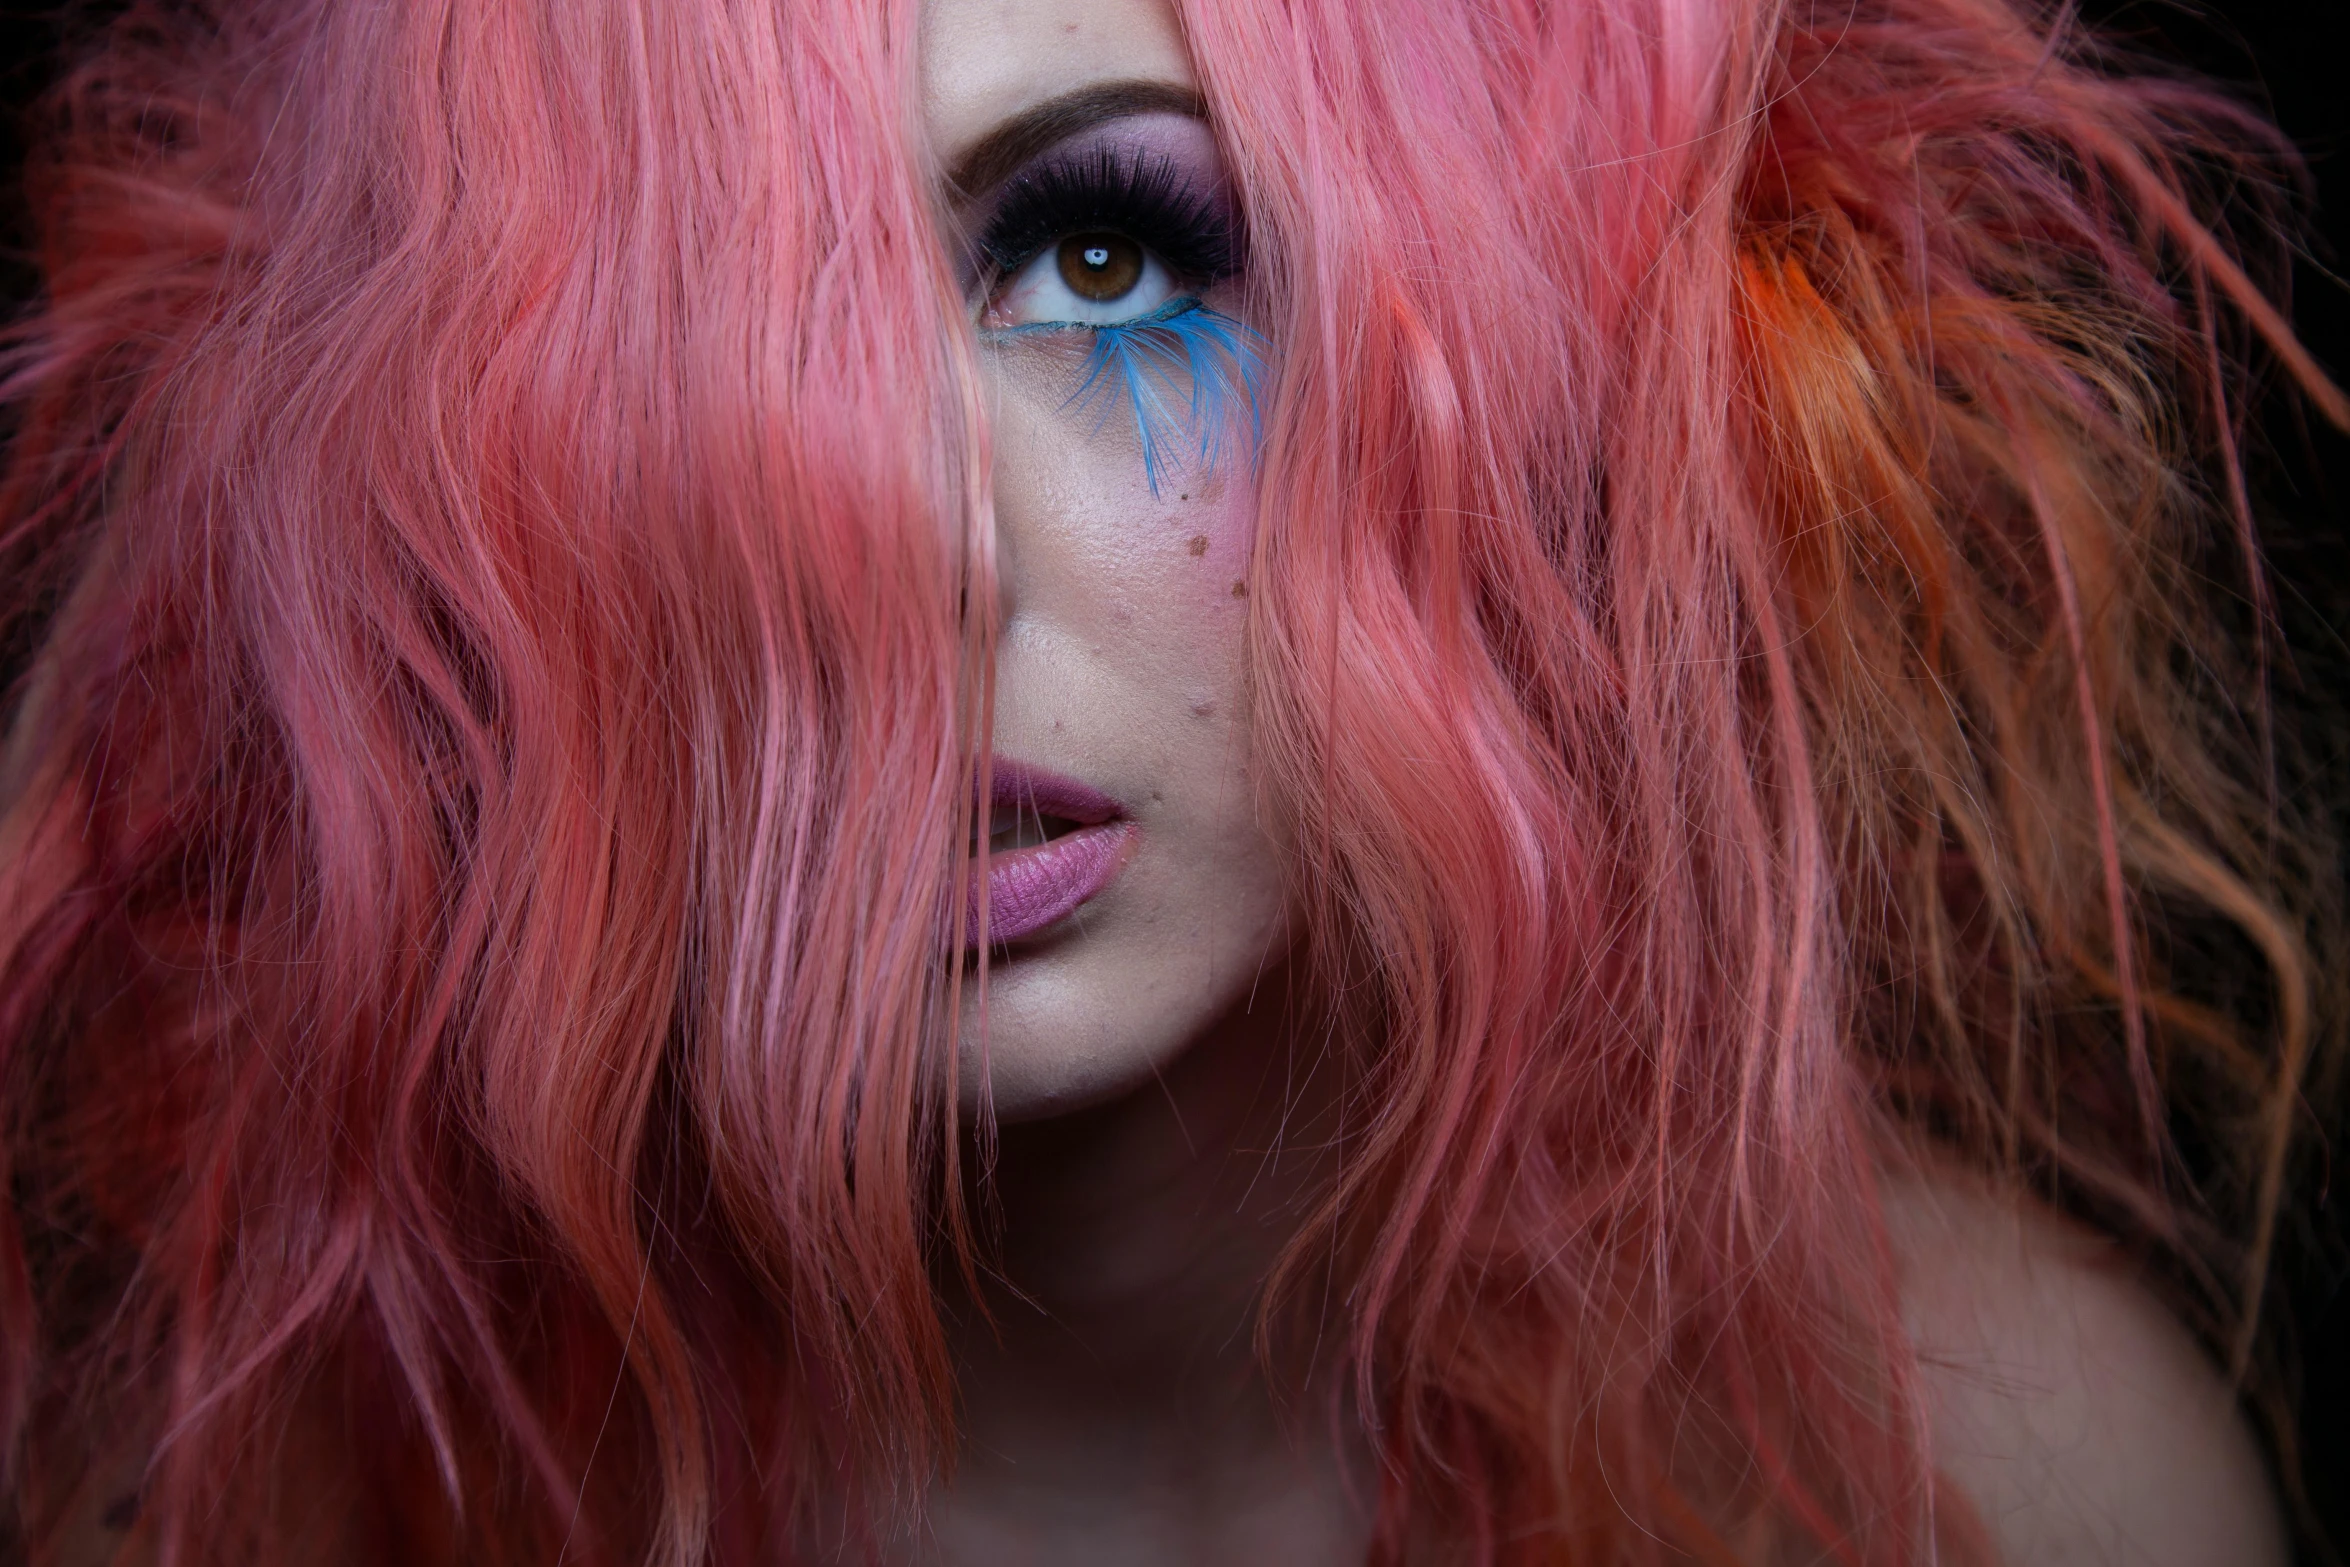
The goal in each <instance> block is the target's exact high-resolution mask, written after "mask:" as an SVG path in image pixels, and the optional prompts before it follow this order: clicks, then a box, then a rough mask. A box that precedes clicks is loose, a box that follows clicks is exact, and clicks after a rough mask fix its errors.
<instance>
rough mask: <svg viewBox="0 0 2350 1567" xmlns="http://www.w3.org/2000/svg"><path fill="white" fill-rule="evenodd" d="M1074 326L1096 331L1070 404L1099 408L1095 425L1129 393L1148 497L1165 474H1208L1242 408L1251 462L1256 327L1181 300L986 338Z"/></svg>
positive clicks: (1258, 424) (1259, 370) (1259, 382)
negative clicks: (1123, 317) (1111, 317)
mask: <svg viewBox="0 0 2350 1567" xmlns="http://www.w3.org/2000/svg"><path fill="white" fill-rule="evenodd" d="M1071 331H1077V332H1090V333H1092V334H1093V344H1092V347H1091V349H1090V350H1089V351H1088V352H1087V354H1086V360H1085V379H1084V380H1083V381H1082V382H1080V383H1079V384H1078V387H1077V390H1076V391H1074V392H1072V393H1070V394H1069V402H1068V405H1067V406H1070V407H1075V408H1083V407H1085V406H1086V405H1088V404H1091V403H1101V404H1104V406H1102V407H1101V409H1100V412H1099V414H1098V415H1097V417H1096V419H1095V428H1096V429H1097V430H1098V429H1099V428H1100V425H1101V421H1102V420H1105V419H1107V418H1108V417H1109V414H1110V408H1109V406H1107V405H1108V404H1109V403H1110V402H1112V401H1114V400H1115V398H1116V397H1117V395H1118V393H1120V392H1123V393H1125V396H1126V402H1127V406H1128V407H1130V408H1131V409H1133V411H1134V433H1135V436H1136V438H1137V439H1138V440H1139V441H1140V442H1141V444H1142V474H1143V479H1144V481H1145V482H1146V483H1148V484H1149V485H1150V492H1151V495H1152V497H1153V498H1154V499H1155V498H1156V497H1157V496H1158V493H1159V475H1160V474H1161V473H1162V472H1172V473H1182V472H1187V471H1188V472H1191V473H1195V474H1198V475H1201V476H1203V477H1204V476H1205V475H1206V474H1207V473H1209V472H1210V471H1212V470H1213V469H1214V468H1215V466H1216V464H1217V463H1218V462H1219V461H1220V460H1221V459H1222V457H1223V455H1224V443H1225V442H1226V441H1227V440H1228V439H1230V437H1231V435H1232V433H1233V431H1234V429H1235V427H1236V424H1237V420H1236V418H1235V415H1236V414H1238V413H1242V412H1245V413H1246V415H1247V423H1248V454H1249V457H1250V460H1252V461H1253V460H1254V459H1255V457H1256V452H1257V448H1258V446H1259V444H1260V443H1261V441H1262V437H1263V433H1264V432H1263V424H1262V419H1261V414H1260V410H1259V404H1258V397H1259V393H1260V392H1261V390H1262V388H1263V382H1264V370H1265V356H1264V350H1263V346H1262V345H1263V343H1264V339H1263V338H1262V337H1260V336H1259V335H1258V334H1257V333H1256V331H1255V330H1253V329H1252V328H1250V327H1248V326H1247V325H1245V324H1243V323H1242V322H1239V321H1235V320H1234V319H1233V318H1232V317H1230V316H1228V315H1225V314H1223V313H1222V312H1221V311H1216V310H1210V309H1209V308H1208V307H1207V306H1206V305H1204V304H1202V303H1200V301H1198V300H1197V299H1193V298H1189V297H1182V298H1176V299H1170V300H1168V301H1167V302H1166V303H1165V304H1163V305H1161V306H1159V308H1158V309H1156V310H1153V311H1151V312H1150V313H1149V314H1148V315H1141V316H1136V317H1135V318H1134V319H1133V320H1131V321H1113V322H1108V323H1105V324H1101V325H1096V324H1094V323H1092V322H1088V321H1037V322H1031V323H1029V324H1027V325H1025V326H1016V327H1007V328H1004V329H1002V330H1000V331H998V332H996V333H994V334H992V335H994V336H996V337H1005V338H1008V337H1024V336H1032V335H1034V334H1037V333H1042V332H1071ZM1235 398H1238V400H1239V406H1238V407H1237V408H1236V407H1235V406H1234V399H1235ZM1185 448H1189V449H1190V450H1189V451H1186V450H1185Z"/></svg>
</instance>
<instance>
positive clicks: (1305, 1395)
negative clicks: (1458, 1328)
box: [936, 993, 1369, 1562]
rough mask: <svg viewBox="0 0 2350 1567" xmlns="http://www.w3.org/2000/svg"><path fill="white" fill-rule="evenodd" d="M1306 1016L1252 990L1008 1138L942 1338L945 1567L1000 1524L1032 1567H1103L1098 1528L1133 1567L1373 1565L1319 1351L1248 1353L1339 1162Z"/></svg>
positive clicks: (977, 1556) (1325, 1078) (1306, 1342)
mask: <svg viewBox="0 0 2350 1567" xmlns="http://www.w3.org/2000/svg"><path fill="white" fill-rule="evenodd" d="M1293 1021H1294V1019H1293V1016H1292V1012H1291V1009H1290V1008H1289V1007H1288V1006H1287V1005H1286V1004H1284V1003H1283V1002H1282V1001H1280V1000H1278V999H1269V998H1268V997H1267V996H1266V995H1264V994H1262V993H1260V994H1259V996H1258V997H1257V998H1256V1001H1255V1004H1254V1006H1253V1007H1251V1008H1249V1009H1247V1010H1244V1011H1242V1012H1239V1013H1237V1014H1235V1015H1234V1016H1232V1017H1229V1018H1227V1019H1225V1020H1224V1021H1223V1022H1222V1023H1221V1024H1220V1025H1219V1026H1218V1027H1216V1028H1215V1029H1213V1030H1211V1031H1210V1032H1209V1034H1208V1035H1207V1036H1206V1037H1203V1038H1201V1039H1200V1040H1198V1041H1197V1042H1196V1043H1195V1044H1194V1045H1193V1046H1192V1048H1191V1049H1189V1050H1188V1051H1186V1052H1185V1054H1184V1055H1183V1056H1182V1057H1181V1058H1180V1059H1178V1060H1177V1061H1175V1062H1174V1063H1172V1064H1171V1065H1170V1066H1168V1067H1167V1068H1166V1069H1165V1071H1164V1072H1162V1073H1161V1074H1160V1075H1159V1077H1158V1079H1157V1080H1156V1081H1154V1082H1153V1083H1151V1084H1149V1085H1147V1086H1146V1087H1144V1088H1143V1089H1141V1090H1139V1091H1137V1092H1135V1093H1132V1094H1129V1095H1127V1096H1125V1097H1124V1098H1121V1099H1119V1100H1116V1101H1114V1102H1112V1103H1109V1104H1105V1105H1101V1106H1098V1107H1095V1108H1093V1109H1089V1110H1085V1111H1082V1112H1079V1113H1076V1114H1072V1115H1067V1116H1061V1117H1056V1118H1054V1119H1052V1120H1050V1121H1042V1122H1037V1123H1033V1124H1029V1125H1018V1126H1009V1127H1005V1128H1003V1130H1002V1132H1001V1136H1000V1143H999V1145H998V1149H997V1152H996V1159H995V1165H994V1170H993V1177H992V1180H991V1181H989V1182H988V1183H987V1184H986V1187H985V1188H984V1189H981V1190H975V1192H974V1194H973V1195H974V1200H975V1203H976V1204H977V1207H976V1211H978V1212H980V1213H981V1214H983V1215H986V1214H988V1213H989V1209H990V1205H991V1204H992V1209H993V1213H994V1215H995V1216H996V1217H997V1218H998V1220H1000V1229H999V1230H998V1234H999V1236H1000V1242H999V1244H998V1245H996V1246H995V1247H993V1248H992V1250H991V1251H990V1252H989V1254H988V1255H987V1256H986V1258H985V1261H984V1263H983V1273H982V1279H983V1282H982V1288H981V1290H980V1293H979V1297H978V1298H977V1299H969V1298H966V1299H965V1300H963V1301H962V1302H961V1303H960V1304H959V1309H958V1310H957V1311H956V1313H955V1321H954V1326H953V1329H952V1331H953V1333H954V1338H955V1349H956V1354H957V1359H958V1362H959V1365H958V1370H959V1382H960V1387H959V1390H960V1393H961V1402H962V1416H963V1427H964V1433H963V1434H964V1441H963V1444H962V1453H961V1457H960V1460H959V1467H958V1470H957V1472H956V1475H955V1477H954V1482H953V1484H952V1486H951V1487H950V1488H949V1489H948V1491H947V1493H946V1494H945V1495H944V1496H943V1497H942V1498H941V1501H942V1502H943V1503H944V1504H945V1505H944V1506H942V1507H941V1508H939V1509H938V1512H937V1519H936V1521H937V1525H938V1529H939V1536H940V1543H941V1544H942V1545H943V1546H947V1547H949V1550H948V1553H947V1554H948V1555H949V1556H950V1557H951V1558H955V1559H962V1560H986V1559H991V1558H992V1557H993V1556H994V1555H995V1554H996V1553H994V1552H991V1551H989V1550H987V1549H984V1548H978V1542H981V1541H984V1540H987V1539H997V1540H999V1541H1000V1540H1001V1539H1002V1529H1003V1527H1004V1526H1005V1524H1006V1521H1007V1520H1011V1521H1015V1522H1016V1523H1017V1525H1018V1526H1019V1529H1020V1533H1019V1535H1018V1537H1017V1538H1018V1539H1019V1542H1020V1543H1019V1547H1018V1550H1017V1551H1016V1552H1012V1553H1010V1554H1017V1555H1018V1556H1019V1557H1020V1559H1022V1560H1027V1561H1049V1560H1052V1559H1054V1557H1055V1555H1056V1554H1057V1552H1056V1545H1055V1542H1056V1541H1060V1542H1061V1543H1062V1544H1064V1545H1065V1546H1066V1549H1067V1552H1068V1554H1069V1555H1070V1556H1071V1557H1072V1558H1077V1559H1082V1553H1083V1552H1085V1551H1087V1550H1092V1551H1094V1553H1095V1554H1094V1555H1093V1556H1092V1559H1094V1560H1100V1559H1103V1558H1102V1556H1101V1555H1100V1554H1099V1549H1100V1546H1101V1544H1102V1542H1101V1540H1099V1539H1089V1538H1088V1529H1089V1521H1090V1520H1093V1519H1096V1518H1099V1519H1100V1520H1101V1524H1102V1527H1103V1528H1105V1529H1113V1530H1116V1531H1117V1534H1116V1540H1117V1546H1116V1548H1115V1549H1114V1550H1112V1551H1111V1552H1110V1554H1111V1555H1113V1556H1115V1557H1116V1558H1117V1559H1120V1560H1130V1561H1165V1562H1176V1561H1184V1560H1194V1559H1214V1558H1217V1557H1219V1556H1220V1557H1221V1559H1225V1560H1273V1559H1283V1560H1292V1561H1315V1560H1329V1561H1346V1560H1350V1559H1352V1560H1359V1559H1360V1556H1361V1538H1360V1530H1359V1526H1358V1525H1357V1523H1356V1519H1357V1516H1358V1515H1359V1514H1360V1513H1361V1512H1362V1511H1363V1510H1364V1508H1365V1506H1366V1505H1367V1498H1368V1495H1369V1491H1368V1486H1367V1483H1365V1482H1364V1481H1362V1480H1359V1479H1358V1480H1356V1481H1354V1482H1353V1483H1352V1484H1350V1482H1349V1474H1350V1472H1352V1473H1354V1474H1358V1475H1359V1474H1361V1473H1362V1471H1361V1469H1360V1466H1359V1465H1358V1464H1357V1463H1356V1461H1355V1455H1354V1454H1353V1453H1352V1452H1351V1451H1350V1450H1349V1444H1348V1442H1347V1440H1346V1439H1345V1438H1344V1437H1343V1436H1342V1434H1341V1427H1342V1424H1343V1422H1341V1421H1339V1420H1334V1419H1333V1418H1332V1413H1333V1411H1334V1410H1335V1409H1336V1407H1337V1406H1336V1405H1335V1404H1334V1403H1333V1402H1332V1401H1331V1396H1330V1381H1331V1376H1332V1372H1333V1368H1332V1367H1330V1366H1329V1365H1327V1364H1324V1363H1318V1362H1317V1359H1316V1354H1315V1351H1314V1345H1315V1343H1316V1341H1317V1340H1318V1339H1321V1338H1323V1337H1324V1335H1320V1334H1317V1333H1314V1332H1310V1331H1308V1332H1279V1333H1275V1334H1273V1335H1271V1336H1270V1344H1271V1346H1272V1348H1271V1350H1270V1354H1269V1357H1268V1356H1266V1355H1260V1354H1259V1352H1258V1333H1257V1325H1258V1316H1259V1311H1260V1307H1261V1305H1262V1301H1263V1294H1264V1285H1265V1281H1266V1278H1267V1276H1268V1274H1269V1273H1270V1272H1271V1270H1272V1268H1273V1266H1274V1263H1275V1261H1276V1259H1277V1258H1278V1257H1279V1255H1280V1253H1281V1251H1282V1249H1283V1248H1284V1247H1285V1246H1286V1245H1287V1244H1288V1243H1289V1241H1290V1240H1291V1239H1292V1238H1293V1237H1294V1236H1295V1235H1296V1233H1297V1231H1298V1228H1299V1226H1300V1225H1301V1223H1302V1222H1303V1221H1304V1220H1305V1218H1306V1217H1307V1215H1308V1213H1309V1211H1310V1209H1311V1207H1312V1204H1313V1203H1314V1201H1315V1200H1316V1198H1317V1197H1318V1196H1319V1195H1320V1193H1321V1192H1322V1190H1323V1189H1324V1187H1325V1184H1326V1182H1327V1180H1328V1178H1329V1174H1330V1166H1331V1159H1332V1154H1333V1141H1334V1139H1333V1137H1332V1135H1331V1131H1332V1127H1333V1126H1334V1124H1335V1121H1336V1115H1335V1111H1336V1103H1337V1096H1338V1078H1339V1072H1338V1069H1337V1066H1336V1064H1335V1063H1334V1062H1325V1061H1320V1060H1317V1059H1316V1057H1317V1056H1318V1055H1319V1054H1320V1049H1319V1041H1320V1038H1321V1035H1320V1033H1319V1031H1312V1030H1298V1029H1293V1028H1292V1027H1291V1026H1290V1025H1291V1024H1292V1022H1293ZM972 1162H973V1163H974V1164H976V1163H977V1161H976V1160H973V1161H972ZM983 1222H985V1221H984V1220H983ZM1325 1359H1326V1356H1325ZM1154 1518H1155V1519H1158V1520H1159V1521H1160V1523H1161V1524H1165V1525H1168V1526H1170V1527H1166V1528H1155V1529H1154V1526H1152V1525H1150V1524H1148V1523H1146V1522H1145V1520H1150V1519H1154ZM1203 1520H1209V1521H1212V1526H1213V1528H1214V1530H1215V1531H1216V1537H1215V1538H1213V1539H1210V1538H1207V1537H1205V1536H1202V1535H1200V1534H1199V1529H1200V1528H1201V1527H1202V1526H1203V1524H1202V1521H1203ZM1170 1531H1171V1532H1170ZM1235 1531H1238V1533H1237V1534H1236V1533H1235ZM1145 1535H1150V1536H1151V1538H1144V1536H1145ZM1186 1540H1188V1541H1189V1543H1188V1544H1186V1543H1185V1541H1186ZM1154 1541H1155V1542H1156V1543H1154ZM1161 1547H1164V1548H1163V1549H1162V1548H1161ZM1268 1550H1270V1551H1272V1552H1273V1553H1274V1554H1273V1555H1267V1554H1265V1552H1266V1551H1268Z"/></svg>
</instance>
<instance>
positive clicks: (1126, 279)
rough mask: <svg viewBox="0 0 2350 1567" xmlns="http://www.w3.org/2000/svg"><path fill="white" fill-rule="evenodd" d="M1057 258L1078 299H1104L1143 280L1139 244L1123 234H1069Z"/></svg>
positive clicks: (1099, 301) (1063, 277)
mask: <svg viewBox="0 0 2350 1567" xmlns="http://www.w3.org/2000/svg"><path fill="white" fill-rule="evenodd" d="M1056 259H1057V260H1058V261H1059V262H1060V265H1061V281H1062V282H1064V283H1066V284H1068V285H1069V286H1070V288H1072V289H1074V290H1075V291H1076V293H1077V297H1078V298H1080V299H1090V300H1094V301H1096V302H1097V303H1107V302H1108V301H1110V300H1113V299H1116V298H1117V297H1118V296H1119V295H1121V294H1123V293H1125V292H1126V291H1127V290H1128V289H1131V288H1132V287H1134V285H1135V284H1136V283H1138V282H1140V281H1141V280H1142V247H1141V246H1140V245H1137V244H1136V243H1135V242H1134V241H1132V240H1130V239H1128V238H1127V237H1126V236H1125V235H1123V234H1072V235H1070V236H1069V237H1068V238H1067V239H1065V240H1062V241H1061V251H1060V255H1059V256H1058V257H1057V258H1056Z"/></svg>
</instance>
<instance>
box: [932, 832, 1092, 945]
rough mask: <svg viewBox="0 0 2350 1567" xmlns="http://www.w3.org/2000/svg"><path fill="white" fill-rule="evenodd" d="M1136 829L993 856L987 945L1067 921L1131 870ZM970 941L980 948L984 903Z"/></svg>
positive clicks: (967, 933) (967, 931)
mask: <svg viewBox="0 0 2350 1567" xmlns="http://www.w3.org/2000/svg"><path fill="white" fill-rule="evenodd" d="M1133 841H1134V824H1133V823H1132V822H1127V821H1115V822H1101V823H1098V824H1096V825H1094V826H1091V827H1080V828H1078V829H1077V830H1076V831H1075V832H1072V833H1065V834H1063V835H1062V836H1060V837H1058V838H1055V839H1054V840H1053V841H1052V842H1050V843H1040V844H1037V845H1036V846H1035V847H1034V848H1028V849H1015V850H1014V851H1013V852H1011V853H1010V854H999V855H991V856H989V858H988V862H987V942H988V945H990V946H998V947H1000V946H1002V945H1004V943H1006V942H1010V941H1018V940H1019V939H1020V938H1021V937H1023V936H1027V935H1032V934H1034V933H1035V932H1037V931H1040V930H1043V929H1044V928H1045V927H1046V926H1048V925H1051V924H1054V923H1055V922H1057V921H1059V920H1062V919H1065V918H1067V917H1068V916H1069V915H1070V914H1072V913H1074V912H1076V910H1077V908H1078V906H1079V905H1080V904H1083V903H1084V902H1085V901H1086V900H1087V899H1089V898H1091V897H1093V896H1094V894H1096V893H1098V892H1100V891H1101V890H1102V889H1103V888H1104V887H1107V886H1108V885H1109V884H1110V883H1111V882H1112V881H1114V880H1116V879H1117V875H1118V872H1119V871H1121V870H1123V869H1125V866H1126V850H1127V847H1128V846H1129V845H1130V844H1132V843H1133ZM964 939H965V940H966V941H968V942H969V943H970V944H971V945H972V946H974V947H976V946H978V945H979V944H980V939H979V900H978V899H977V898H973V899H972V900H971V904H970V907H969V912H968V915H967V917H966V920H965V924H964Z"/></svg>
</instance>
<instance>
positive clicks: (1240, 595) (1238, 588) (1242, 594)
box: [1232, 582, 1248, 599]
mask: <svg viewBox="0 0 2350 1567" xmlns="http://www.w3.org/2000/svg"><path fill="white" fill-rule="evenodd" d="M1232 596H1233V597H1234V598H1236V599H1244V598H1247V597H1248V584H1247V583H1245V582H1235V583H1234V584H1232Z"/></svg>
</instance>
